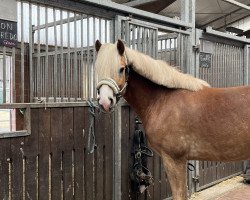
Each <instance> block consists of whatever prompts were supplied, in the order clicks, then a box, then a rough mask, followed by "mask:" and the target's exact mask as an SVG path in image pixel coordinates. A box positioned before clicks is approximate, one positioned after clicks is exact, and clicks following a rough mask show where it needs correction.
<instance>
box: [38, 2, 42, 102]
mask: <svg viewBox="0 0 250 200" xmlns="http://www.w3.org/2000/svg"><path fill="white" fill-rule="evenodd" d="M39 25H40V6H39V5H37V26H39ZM40 53H41V48H40V29H38V30H37V97H38V98H40V97H41V96H42V88H41V85H42V79H41V76H42V73H41V64H40V63H41V59H40Z"/></svg>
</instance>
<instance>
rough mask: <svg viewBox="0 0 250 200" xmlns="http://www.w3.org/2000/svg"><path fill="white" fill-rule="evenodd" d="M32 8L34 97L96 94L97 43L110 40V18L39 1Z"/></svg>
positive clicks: (56, 98)
mask: <svg viewBox="0 0 250 200" xmlns="http://www.w3.org/2000/svg"><path fill="white" fill-rule="evenodd" d="M33 12H34V14H33V16H34V15H35V16H36V17H35V20H34V22H32V23H33V24H35V25H34V26H33V28H32V30H33V38H34V49H33V51H34V54H33V58H34V59H33V74H32V76H33V88H34V90H33V94H32V95H33V96H34V100H35V101H41V100H46V101H52V102H53V101H56V102H60V101H63V102H67V101H81V100H83V99H87V98H94V97H95V92H94V91H95V88H94V87H95V72H94V60H95V57H96V52H95V50H94V43H95V41H96V39H99V40H100V41H102V42H109V41H110V35H111V34H110V26H111V21H110V20H109V19H106V18H98V17H95V16H90V15H86V14H83V13H73V12H70V11H67V10H58V9H56V8H48V7H43V6H40V5H34V9H33ZM48 16H53V17H52V18H48Z"/></svg>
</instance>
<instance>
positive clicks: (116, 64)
mask: <svg viewBox="0 0 250 200" xmlns="http://www.w3.org/2000/svg"><path fill="white" fill-rule="evenodd" d="M95 48H96V51H97V52H98V54H97V58H96V63H95V67H96V72H97V76H98V80H99V82H98V84H97V87H96V88H97V92H98V104H99V106H100V108H101V109H102V110H104V111H105V112H110V111H111V110H112V109H113V108H114V106H115V105H116V103H117V102H118V100H119V98H120V97H121V95H123V94H124V93H125V90H126V86H127V76H128V63H127V58H126V55H125V46H124V44H123V42H122V41H121V40H118V41H117V42H116V43H115V44H103V45H102V44H101V43H100V42H99V40H97V41H96V43H95Z"/></svg>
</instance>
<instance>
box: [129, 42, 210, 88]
mask: <svg viewBox="0 0 250 200" xmlns="http://www.w3.org/2000/svg"><path fill="white" fill-rule="evenodd" d="M125 54H126V56H127V59H128V62H129V64H131V65H132V66H133V69H134V70H135V71H136V72H137V73H139V74H140V75H142V76H144V77H145V78H147V79H149V80H151V81H152V82H154V83H156V84H158V85H163V86H166V87H168V88H183V89H187V90H191V91H198V90H201V89H202V88H203V87H204V86H206V87H210V85H209V84H208V83H207V82H206V81H203V80H201V79H198V78H195V77H193V76H191V75H189V74H183V73H181V72H179V71H178V70H176V69H175V68H173V67H171V66H170V65H169V64H168V63H166V62H164V61H162V60H155V59H153V58H151V57H149V56H147V55H145V54H142V53H140V52H138V51H135V50H132V49H129V48H128V47H126V50H125Z"/></svg>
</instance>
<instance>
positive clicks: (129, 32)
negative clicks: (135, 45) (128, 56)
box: [125, 21, 131, 48]
mask: <svg viewBox="0 0 250 200" xmlns="http://www.w3.org/2000/svg"><path fill="white" fill-rule="evenodd" d="M130 34H131V29H130V23H129V21H126V22H125V36H126V37H125V40H126V43H127V45H128V47H129V48H130V45H131V42H130V41H131V37H130Z"/></svg>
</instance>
